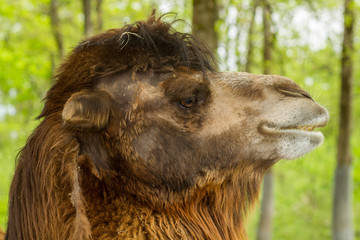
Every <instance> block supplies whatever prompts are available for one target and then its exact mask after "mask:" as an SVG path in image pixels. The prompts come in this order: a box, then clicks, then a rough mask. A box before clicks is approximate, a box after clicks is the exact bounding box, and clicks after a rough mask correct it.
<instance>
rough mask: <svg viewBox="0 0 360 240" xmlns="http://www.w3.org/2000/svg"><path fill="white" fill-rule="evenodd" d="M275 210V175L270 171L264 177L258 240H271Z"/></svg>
mask: <svg viewBox="0 0 360 240" xmlns="http://www.w3.org/2000/svg"><path fill="white" fill-rule="evenodd" d="M273 209H274V194H273V174H272V170H271V169H270V170H269V171H268V172H267V173H266V174H265V176H264V183H263V195H262V201H261V209H260V211H261V212H260V222H259V226H258V231H257V239H258V240H270V239H271V236H272V218H273Z"/></svg>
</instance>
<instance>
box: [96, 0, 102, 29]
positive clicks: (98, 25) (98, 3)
mask: <svg viewBox="0 0 360 240" xmlns="http://www.w3.org/2000/svg"><path fill="white" fill-rule="evenodd" d="M96 17H97V21H96V31H97V32H98V33H99V32H101V31H102V30H103V18H102V0H96Z"/></svg>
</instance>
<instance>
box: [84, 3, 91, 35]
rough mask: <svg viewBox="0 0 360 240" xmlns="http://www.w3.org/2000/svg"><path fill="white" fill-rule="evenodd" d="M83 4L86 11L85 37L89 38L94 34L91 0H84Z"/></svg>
mask: <svg viewBox="0 0 360 240" xmlns="http://www.w3.org/2000/svg"><path fill="white" fill-rule="evenodd" d="M82 3H83V11H84V34H85V37H89V36H90V35H91V34H92V24H91V0H83V1H82Z"/></svg>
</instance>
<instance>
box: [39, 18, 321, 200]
mask: <svg viewBox="0 0 360 240" xmlns="http://www.w3.org/2000/svg"><path fill="white" fill-rule="evenodd" d="M209 62H210V61H209V54H208V52H207V50H206V48H205V47H204V46H203V45H201V44H200V43H199V42H198V41H197V40H196V39H194V38H192V37H191V36H190V35H187V34H182V33H178V32H173V30H171V25H170V24H167V23H164V22H162V21H160V19H156V18H155V17H152V18H150V19H149V20H148V22H139V23H136V24H134V25H127V26H125V27H124V28H123V29H120V30H110V31H109V32H106V33H104V34H100V35H98V36H95V37H93V38H90V39H87V40H85V41H84V42H83V43H81V44H80V45H79V46H78V47H77V48H75V50H74V51H73V54H72V55H70V56H69V58H68V59H67V61H66V62H65V63H64V64H63V65H62V67H61V68H60V71H59V74H58V77H57V79H58V80H57V82H56V83H55V85H54V86H53V88H52V89H51V90H50V91H49V92H48V96H47V102H46V104H45V108H44V110H43V113H42V116H45V117H46V116H47V115H52V114H49V113H52V112H57V111H61V114H62V122H63V123H64V126H65V127H67V129H68V131H69V132H71V134H72V135H74V136H76V138H77V139H78V140H79V143H80V146H81V154H82V156H85V158H86V159H87V161H88V162H90V163H91V164H90V165H91V166H92V167H90V168H91V169H93V170H92V173H93V174H94V175H96V176H98V177H99V178H102V175H104V174H105V175H106V174H108V173H109V172H112V174H114V175H116V176H118V179H117V181H121V183H119V184H118V185H119V186H123V189H122V190H121V191H125V192H131V194H135V195H137V196H138V197H139V198H140V199H141V198H143V199H144V200H146V201H147V200H149V199H156V201H159V199H162V200H160V202H161V203H162V202H168V201H170V202H171V201H177V200H179V199H178V197H174V196H175V195H177V196H180V197H179V198H180V199H183V198H184V193H186V194H188V195H192V194H193V193H195V192H197V189H203V188H209V186H210V185H211V186H212V185H217V186H218V185H219V184H220V185H221V184H223V183H224V182H226V181H228V180H229V179H233V178H234V176H237V178H239V177H240V178H241V177H243V176H247V175H246V174H247V173H263V172H264V171H266V170H267V169H268V168H269V167H270V166H271V165H272V164H274V163H275V162H276V161H278V160H279V159H294V158H298V157H300V156H302V155H304V154H306V153H308V152H310V151H311V150H313V149H314V148H315V147H317V146H319V145H320V144H321V143H322V141H323V135H322V133H320V132H318V131H313V129H314V128H317V127H322V126H324V125H325V124H326V122H327V121H328V113H327V111H326V110H325V109H324V108H323V107H321V106H320V105H319V104H317V103H316V102H315V101H314V100H313V99H312V98H311V97H310V95H309V94H308V93H307V92H305V91H304V90H303V89H301V88H300V87H299V86H298V85H297V84H296V83H294V82H293V81H291V80H290V79H287V78H285V77H280V76H270V75H254V74H248V73H224V72H216V71H214V70H213V69H212V67H211V64H210V63H209ZM260 175H261V174H260ZM210 188H211V187H210ZM138 189H145V190H146V191H145V190H144V191H138ZM173 193H174V194H173ZM141 194H143V195H144V196H139V195H141ZM149 196H150V197H149ZM159 196H163V197H159ZM173 198H174V199H175V200H173Z"/></svg>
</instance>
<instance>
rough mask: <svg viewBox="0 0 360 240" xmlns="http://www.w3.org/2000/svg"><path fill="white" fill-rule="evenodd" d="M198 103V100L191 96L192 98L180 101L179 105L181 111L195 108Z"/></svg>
mask: <svg viewBox="0 0 360 240" xmlns="http://www.w3.org/2000/svg"><path fill="white" fill-rule="evenodd" d="M198 102H199V99H198V98H197V97H195V96H193V97H188V98H184V99H181V100H180V101H179V105H180V107H182V108H183V109H189V108H193V107H195V106H196V104H197V103H198Z"/></svg>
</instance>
